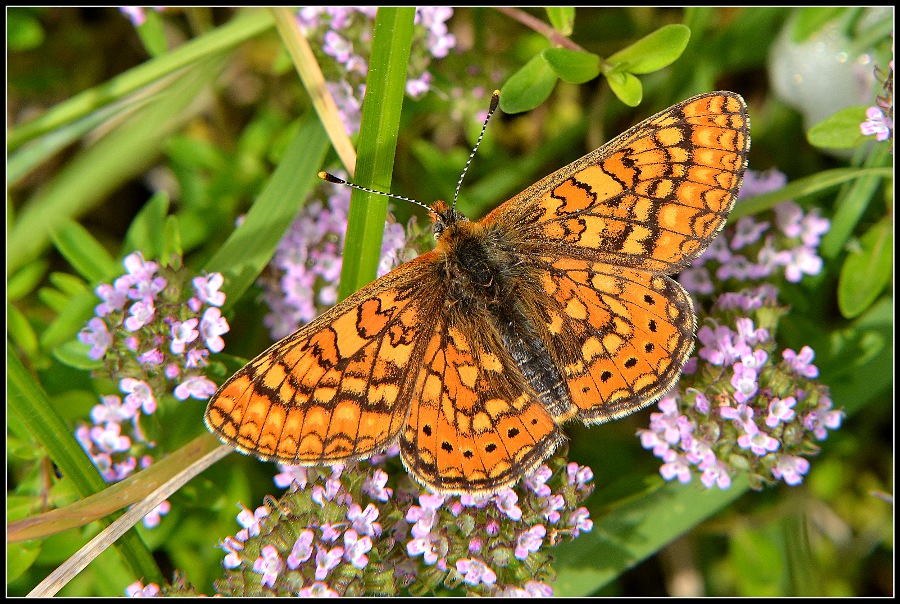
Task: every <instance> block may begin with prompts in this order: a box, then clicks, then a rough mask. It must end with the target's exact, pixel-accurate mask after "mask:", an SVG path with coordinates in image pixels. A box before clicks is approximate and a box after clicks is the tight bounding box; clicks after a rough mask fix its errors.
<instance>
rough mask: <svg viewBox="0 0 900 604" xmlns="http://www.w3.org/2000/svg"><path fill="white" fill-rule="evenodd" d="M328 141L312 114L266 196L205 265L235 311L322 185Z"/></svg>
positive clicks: (226, 304)
mask: <svg viewBox="0 0 900 604" xmlns="http://www.w3.org/2000/svg"><path fill="white" fill-rule="evenodd" d="M327 149H328V138H327V137H326V136H325V131H324V130H322V126H321V125H320V124H319V121H318V120H317V119H316V118H315V116H314V115H311V114H310V115H308V116H307V117H306V118H305V119H304V121H303V124H302V126H301V127H300V129H299V130H297V133H296V135H294V138H293V140H292V141H291V143H290V145H288V148H287V150H286V151H285V153H284V156H283V157H282V158H281V162H280V163H279V164H278V167H277V168H276V169H275V172H274V173H273V174H272V176H271V177H270V178H269V182H268V184H267V185H266V188H265V189H264V190H263V192H262V194H261V195H260V196H259V197H258V198H257V199H256V201H255V202H254V203H253V207H251V208H250V211H249V212H247V217H246V219H245V220H244V223H243V224H242V225H241V226H240V227H238V228H237V229H235V230H234V231H233V232H232V233H231V235H229V237H228V239H226V240H225V243H224V244H222V247H220V248H219V251H218V252H216V255H215V256H213V257H212V258H211V259H210V260H209V262H207V263H206V266H204V270H205V271H206V272H209V273H222V274H223V275H224V277H225V287H224V291H226V292H227V294H228V298H227V299H226V301H225V308H229V307H231V305H232V304H234V303H235V301H236V300H238V299H239V298H240V297H241V296H242V295H243V293H244V292H245V291H246V290H247V288H248V287H250V285H252V284H253V281H254V280H255V279H256V277H257V276H259V274H260V273H261V272H262V270H263V268H265V266H266V264H267V263H268V262H269V260H270V259H271V258H272V256H273V255H274V253H275V248H276V247H277V246H278V242H279V241H280V240H281V237H282V235H284V233H285V231H287V229H288V227H289V226H290V224H291V222H293V220H294V217H295V216H296V215H297V212H298V211H299V210H300V208H301V207H302V204H303V201H304V200H305V199H306V196H307V195H308V194H309V191H310V190H311V189H312V188H313V187H314V186H315V185H316V184H318V183H319V182H320V181H319V179H318V178H317V177H316V173H317V172H318V171H319V169H321V167H322V161H323V160H324V158H325V151H326V150H327Z"/></svg>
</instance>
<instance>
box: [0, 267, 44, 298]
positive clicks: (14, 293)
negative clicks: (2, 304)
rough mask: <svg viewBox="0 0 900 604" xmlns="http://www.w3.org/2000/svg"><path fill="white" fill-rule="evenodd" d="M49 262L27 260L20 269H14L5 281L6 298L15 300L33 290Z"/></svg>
mask: <svg viewBox="0 0 900 604" xmlns="http://www.w3.org/2000/svg"><path fill="white" fill-rule="evenodd" d="M49 266H50V263H49V262H47V261H46V260H44V259H40V260H35V261H34V262H29V263H28V264H26V265H25V266H24V267H22V270H20V271H16V273H15V274H13V276H12V277H10V278H9V280H8V281H7V282H6V300H7V301H8V302H15V301H16V300H19V299H20V298H23V297H25V296H27V295H28V294H30V293H31V292H33V291H34V288H36V287H37V286H38V284H39V283H40V282H41V280H42V279H43V278H44V275H45V274H46V273H47V268H48V267H49Z"/></svg>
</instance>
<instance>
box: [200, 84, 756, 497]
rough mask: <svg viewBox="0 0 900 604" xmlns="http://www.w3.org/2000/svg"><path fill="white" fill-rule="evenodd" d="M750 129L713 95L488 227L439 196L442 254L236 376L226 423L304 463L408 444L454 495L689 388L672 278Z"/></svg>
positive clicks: (222, 399) (240, 446) (724, 201)
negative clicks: (570, 427)
mask: <svg viewBox="0 0 900 604" xmlns="http://www.w3.org/2000/svg"><path fill="white" fill-rule="evenodd" d="M495 103H496V101H495ZM749 125H750V124H749V119H748V116H747V107H746V104H745V103H744V101H743V99H742V98H741V97H740V96H739V95H737V94H735V93H732V92H711V93H707V94H702V95H699V96H695V97H693V98H690V99H687V100H686V101H683V102H681V103H678V104H677V105H674V106H672V107H669V108H668V109H666V110H664V111H662V112H660V113H657V114H656V115H654V116H653V117H650V118H648V119H647V120H645V121H643V122H641V123H639V124H637V125H636V126H634V127H632V128H630V129H629V130H627V131H625V132H624V133H622V134H621V135H619V136H617V137H615V138H614V139H612V140H610V141H609V142H608V143H606V144H605V145H603V146H602V147H600V148H598V149H596V150H594V151H592V152H591V153H588V154H587V155H585V156H584V157H582V158H581V159H578V160H577V161H575V162H573V163H571V164H569V165H568V166H566V167H564V168H562V169H560V170H558V171H556V172H554V173H553V174H550V175H549V176H547V177H546V178H544V179H542V180H540V181H538V182H537V183H535V184H533V185H532V186H530V187H528V188H527V189H525V190H524V191H522V192H521V193H519V194H518V195H516V196H515V197H513V198H512V199H510V200H508V201H507V202H505V203H503V204H502V205H500V206H499V207H497V208H496V209H495V210H493V211H492V212H491V213H489V214H488V215H487V216H485V217H484V218H483V219H481V220H480V221H477V222H472V221H469V220H468V219H466V218H465V217H464V216H463V215H462V214H460V213H459V212H457V211H456V210H455V209H454V208H453V207H450V206H448V205H447V204H446V203H444V202H441V201H438V202H436V203H435V204H434V205H433V207H432V208H431V217H432V220H433V222H434V224H433V229H434V233H435V236H436V238H437V246H436V249H434V250H433V251H430V252H427V253H425V254H422V255H420V256H419V257H417V258H415V259H413V260H411V261H409V262H407V263H405V264H403V265H401V266H399V267H398V268H397V269H395V270H394V271H392V272H390V273H389V274H387V275H385V276H384V277H382V278H380V279H378V280H376V281H374V282H373V283H371V284H369V285H367V286H366V287H364V288H362V289H360V290H359V291H358V292H356V293H355V294H353V295H352V296H350V297H348V298H346V299H345V300H343V301H342V302H340V303H338V304H337V305H336V306H334V307H333V308H331V309H330V310H328V311H326V312H325V313H323V314H322V315H321V316H319V317H318V318H317V319H315V320H313V321H312V322H310V323H308V324H307V325H305V326H304V327H302V328H300V329H299V330H298V331H297V332H295V333H294V334H292V335H290V336H288V337H286V338H284V339H283V340H281V341H279V342H277V343H276V344H274V345H273V346H272V347H271V348H269V349H268V350H266V351H265V352H263V353H262V354H260V355H259V356H258V357H256V358H255V359H254V360H252V361H251V362H250V363H248V364H247V365H246V366H245V367H244V368H242V369H241V370H239V371H238V372H237V373H235V374H234V376H232V377H231V378H230V379H229V380H228V381H226V382H225V384H223V385H222V387H221V388H219V390H218V391H217V392H216V394H215V395H214V396H213V397H212V399H211V400H210V402H209V405H208V407H207V410H206V414H205V422H206V425H207V427H208V428H209V429H210V430H211V431H212V432H213V433H214V434H215V435H216V436H218V437H219V439H220V440H222V441H223V442H225V443H227V444H230V445H231V446H233V447H235V448H236V449H237V450H238V451H240V452H242V453H246V454H251V455H254V456H256V457H258V458H260V459H262V460H266V461H269V460H273V461H279V462H281V463H285V464H293V465H302V466H311V465H320V464H322V465H328V464H336V463H343V462H347V461H350V460H359V459H365V458H367V457H370V456H371V455H373V454H374V453H377V452H380V451H382V450H384V449H385V448H387V447H389V446H390V445H392V444H393V443H395V442H397V441H398V440H399V445H400V453H401V458H402V461H403V464H404V466H405V467H406V469H407V471H408V472H409V473H410V474H411V475H412V476H413V478H415V479H416V480H417V481H418V482H419V483H421V484H422V485H425V486H426V487H428V488H429V489H431V490H432V491H434V492H437V493H446V494H463V493H467V494H488V493H494V492H497V491H499V490H500V489H501V488H503V487H507V486H511V485H513V484H514V483H515V482H517V481H518V480H519V479H520V478H521V477H523V476H527V475H528V474H530V473H531V472H533V471H534V470H535V469H537V468H538V467H539V466H540V464H541V463H542V462H543V461H544V460H545V459H547V457H549V456H550V455H551V454H552V453H553V452H554V450H555V449H556V448H557V447H558V446H559V445H560V443H562V442H563V440H564V436H563V433H562V431H561V430H560V425H561V424H563V423H564V422H566V421H567V420H580V421H582V422H584V423H585V424H597V423H601V422H605V421H607V420H610V419H614V418H618V417H622V416H624V415H627V414H629V413H631V412H633V411H635V410H637V409H640V408H642V407H645V406H646V405H649V404H650V403H652V402H654V401H656V400H657V399H659V398H660V397H661V396H662V395H663V394H665V393H666V392H667V391H668V390H669V389H670V388H672V387H673V385H674V384H675V382H676V381H677V380H678V377H679V375H680V373H681V369H682V366H683V365H684V363H685V361H686V360H687V357H688V355H689V354H690V351H691V350H692V348H693V337H694V330H695V328H696V322H697V319H696V315H695V314H694V310H693V305H692V302H691V299H690V297H689V296H688V294H687V292H686V291H685V290H684V288H683V287H682V286H681V285H679V284H678V283H677V282H676V281H675V280H674V279H672V278H671V277H670V275H672V274H674V273H677V272H678V271H679V270H681V269H682V268H684V267H686V266H687V265H688V264H690V262H691V261H692V260H693V259H695V258H696V257H697V256H698V255H700V254H701V253H702V252H703V251H704V250H705V249H706V248H707V246H709V244H710V242H711V241H712V240H713V239H714V238H715V236H716V234H717V232H718V231H719V230H720V229H721V228H722V226H723V225H724V224H725V221H726V220H727V218H728V214H729V212H730V211H731V208H732V206H733V205H734V201H735V198H736V197H737V194H738V190H739V189H740V186H741V181H742V178H743V173H744V170H745V168H746V164H747V153H748V150H749V147H750V136H749Z"/></svg>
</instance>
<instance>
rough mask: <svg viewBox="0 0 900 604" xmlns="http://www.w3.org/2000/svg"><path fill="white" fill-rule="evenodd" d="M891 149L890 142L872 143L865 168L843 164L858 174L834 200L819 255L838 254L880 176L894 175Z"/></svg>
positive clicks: (876, 186)
mask: <svg viewBox="0 0 900 604" xmlns="http://www.w3.org/2000/svg"><path fill="white" fill-rule="evenodd" d="M891 150H892V146H891V145H885V144H881V145H874V146H873V147H872V150H871V152H870V153H869V154H868V156H867V157H866V161H865V168H863V169H859V168H844V169H845V170H850V171H853V170H856V173H857V176H856V178H854V179H853V181H852V182H851V183H850V185H849V186H847V187H844V188H843V189H841V192H840V194H839V195H838V197H837V200H836V201H835V212H834V216H833V217H832V219H831V230H829V231H828V232H827V233H825V235H824V236H823V237H822V245H821V246H819V255H820V256H822V258H824V259H825V260H828V259H830V258H835V257H837V256H838V254H840V253H841V251H842V250H843V249H844V245H845V244H846V243H847V241H848V240H849V239H850V237H851V236H852V234H853V231H854V230H855V229H856V225H857V224H859V221H860V219H862V216H863V214H864V213H865V211H866V210H867V209H868V208H869V207H870V206H871V205H872V202H873V201H874V200H875V199H876V197H875V193H876V192H877V191H878V189H879V187H880V186H881V179H882V178H889V179H893V176H894V171H893V170H892V169H891ZM838 170H839V169H835V170H829V171H828V172H837V171H838ZM822 174H825V173H822ZM888 186H890V183H888Z"/></svg>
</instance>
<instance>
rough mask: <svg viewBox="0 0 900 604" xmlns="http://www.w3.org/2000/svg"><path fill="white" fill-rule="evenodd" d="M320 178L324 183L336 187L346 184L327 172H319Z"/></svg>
mask: <svg viewBox="0 0 900 604" xmlns="http://www.w3.org/2000/svg"><path fill="white" fill-rule="evenodd" d="M319 178H321V179H322V180H324V181H327V182H331V183H334V184H336V185H341V184H344V182H345V181H344V180H342V179H340V178H338V177H337V176H332V175H331V174H329V173H328V172H325V171H322V172H319Z"/></svg>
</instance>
